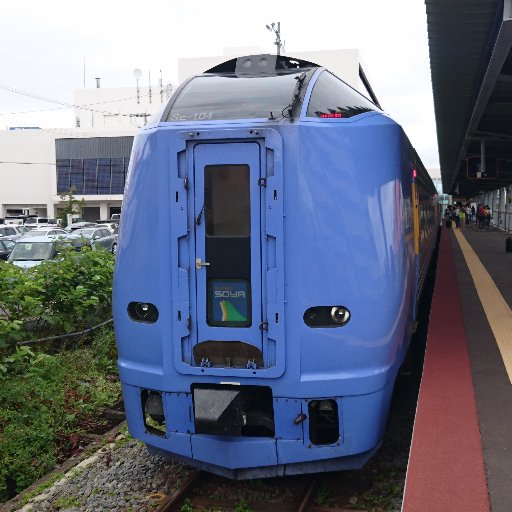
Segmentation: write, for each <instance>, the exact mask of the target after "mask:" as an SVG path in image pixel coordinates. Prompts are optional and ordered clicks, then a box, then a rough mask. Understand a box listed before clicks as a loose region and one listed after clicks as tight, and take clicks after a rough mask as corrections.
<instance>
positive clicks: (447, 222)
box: [445, 219, 452, 228]
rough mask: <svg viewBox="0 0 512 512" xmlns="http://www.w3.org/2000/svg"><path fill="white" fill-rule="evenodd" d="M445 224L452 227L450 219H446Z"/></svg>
mask: <svg viewBox="0 0 512 512" xmlns="http://www.w3.org/2000/svg"><path fill="white" fill-rule="evenodd" d="M445 226H446V227H447V228H451V227H452V221H451V220H450V219H446V223H445Z"/></svg>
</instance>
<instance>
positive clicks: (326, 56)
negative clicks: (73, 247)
mask: <svg viewBox="0 0 512 512" xmlns="http://www.w3.org/2000/svg"><path fill="white" fill-rule="evenodd" d="M254 50H255V49H254V48H250V49H247V48H244V49H240V48H238V49H228V50H227V51H226V52H225V54H224V55H220V56H216V57H202V58H195V59H179V62H178V77H179V81H180V82H181V81H183V80H184V79H186V78H187V77H189V76H191V75H194V74H200V73H202V72H204V71H205V70H207V69H210V68H211V67H213V66H215V65H217V64H220V63H222V62H224V61H226V60H229V59H230V58H234V57H236V56H239V55H248V54H256V53H259V52H258V51H257V49H256V51H254ZM291 55H293V57H296V58H299V59H303V60H307V61H310V62H313V63H315V64H319V65H321V66H324V67H326V68H328V69H329V70H331V71H332V72H333V73H334V74H336V75H337V76H339V77H340V78H342V79H343V80H345V81H346V82H347V83H348V84H349V85H351V86H352V87H354V88H355V89H358V90H359V91H360V92H362V93H363V94H365V95H366V96H368V97H370V98H372V99H373V100H374V101H376V98H375V95H374V94H373V91H372V90H371V87H370V84H369V82H368V80H367V78H366V76H365V74H364V72H363V68H362V65H361V57H360V54H359V51H358V50H356V49H349V50H328V51H319V52H293V53H291ZM100 85H101V84H100V83H99V80H98V83H97V87H96V88H94V89H81V90H77V91H75V93H74V105H75V126H74V127H67V128H63V129H51V130H40V129H23V127H21V128H18V129H9V130H5V131H0V218H5V217H6V216H9V215H19V214H25V215H27V214H30V215H38V216H41V217H50V218H55V217H56V216H57V214H58V209H59V207H62V206H63V200H62V199H61V196H60V194H61V193H63V192H67V191H69V190H70V188H71V187H74V188H76V192H75V193H74V197H75V198H76V199H79V200H80V199H83V200H84V201H85V208H84V211H83V212H82V216H83V217H84V218H85V219H87V220H92V221H94V220H98V219H105V218H109V217H110V216H111V214H113V213H118V212H119V211H120V208H121V204H122V199H123V196H122V192H123V187H124V180H125V175H126V171H127V167H128V161H129V157H130V150H131V144H132V141H133V136H134V135H135V134H136V133H137V131H138V129H139V128H141V127H142V126H144V124H145V122H146V121H147V119H148V117H150V116H152V115H154V114H157V113H159V112H160V111H161V110H162V108H163V107H164V106H165V105H166V104H167V101H168V99H169V97H170V95H171V92H172V88H171V86H170V85H165V86H164V85H162V84H159V85H157V86H155V87H149V86H144V87H138V86H137V87H123V88H115V89H113V88H101V87H100Z"/></svg>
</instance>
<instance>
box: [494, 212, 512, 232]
mask: <svg viewBox="0 0 512 512" xmlns="http://www.w3.org/2000/svg"><path fill="white" fill-rule="evenodd" d="M491 225H493V226H495V227H497V228H499V229H502V230H503V231H506V232H507V233H511V232H512V209H511V208H508V209H507V208H504V209H499V208H498V209H496V210H494V212H493V214H492V220H491Z"/></svg>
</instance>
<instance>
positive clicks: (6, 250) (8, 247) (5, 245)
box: [0, 239, 16, 260]
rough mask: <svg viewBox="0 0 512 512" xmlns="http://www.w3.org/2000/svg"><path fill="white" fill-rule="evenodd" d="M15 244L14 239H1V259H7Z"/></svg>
mask: <svg viewBox="0 0 512 512" xmlns="http://www.w3.org/2000/svg"><path fill="white" fill-rule="evenodd" d="M15 245H16V242H15V241H14V240H5V239H0V260H7V258H8V257H9V254H11V252H12V250H13V248H14V246H15Z"/></svg>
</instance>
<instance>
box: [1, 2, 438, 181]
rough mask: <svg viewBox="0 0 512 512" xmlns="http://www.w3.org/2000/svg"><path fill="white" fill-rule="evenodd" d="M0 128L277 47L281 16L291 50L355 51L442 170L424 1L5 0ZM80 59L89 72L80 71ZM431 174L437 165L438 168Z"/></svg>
mask: <svg viewBox="0 0 512 512" xmlns="http://www.w3.org/2000/svg"><path fill="white" fill-rule="evenodd" d="M1 4H2V5H1V7H2V12H1V15H0V129H4V128H6V127H8V126H40V127H43V128H55V127H59V128H60V127H71V126H73V115H72V114H73V109H71V108H63V106H61V105H59V104H56V103H50V102H47V101H43V100H36V99H33V98H31V97H29V96H26V95H23V94H17V93H15V92H13V91H12V90H17V91H21V92H23V93H28V94H29V95H31V96H32V95H35V96H39V97H42V98H49V99H52V100H55V101H57V102H62V103H64V104H72V103H73V91H74V90H75V89H80V88H83V86H84V77H85V84H86V87H88V88H92V87H95V81H94V78H95V77H101V85H102V87H124V86H135V79H134V77H133V70H134V69H135V68H139V69H141V70H142V71H143V77H142V78H141V79H140V84H141V85H148V76H149V73H151V81H152V84H153V85H156V84H157V81H158V79H159V78H160V71H161V72H162V76H163V80H164V82H170V83H172V84H176V80H177V59H178V58H179V57H204V56H215V55H221V54H222V53H223V50H224V48H228V47H236V46H242V47H243V46H257V47H260V48H262V50H263V51H264V52H268V53H270V52H271V53H275V46H274V45H273V42H274V36H273V34H272V33H270V32H269V31H267V30H266V28H265V25H266V24H270V23H271V22H277V21H280V22H281V38H282V39H283V40H284V41H285V42H286V44H285V53H286V54H288V55H292V56H293V51H294V50H297V51H300V50H302V51H309V50H311V51H312V50H334V49H345V48H359V50H360V52H361V57H362V59H363V67H364V69H365V72H366V74H367V77H368V79H369V80H370V83H371V85H372V87H373V89H374V91H375V93H376V95H377V97H378V98H379V100H380V103H381V105H382V107H383V109H384V110H385V111H386V112H387V113H389V114H390V116H391V117H392V118H394V119H395V120H396V121H397V122H399V123H400V124H401V125H402V126H403V128H404V130H405V132H406V133H407V135H408V136H409V138H410V140H411V142H412V144H413V146H414V147H415V148H416V150H417V151H418V154H419V155H420V157H421V159H422V160H423V163H424V164H425V166H426V167H427V168H428V169H432V168H438V167H439V161H438V152H437V138H436V131H435V119H434V109H433V102H432V86H431V78H430V64H429V54H428V40H427V23H426V14H425V4H424V1H423V0H388V1H386V2H384V1H382V0H331V1H327V0H314V1H313V2H297V1H296V0H293V1H291V0H259V1H258V2H245V1H240V0H215V1H213V0H209V1H206V0H195V1H193V2H173V1H172V0H166V1H164V0H146V1H133V0H124V1H121V0H87V1H84V0H46V1H43V0H2V2H1ZM84 62H85V74H84ZM433 175H434V174H433Z"/></svg>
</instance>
